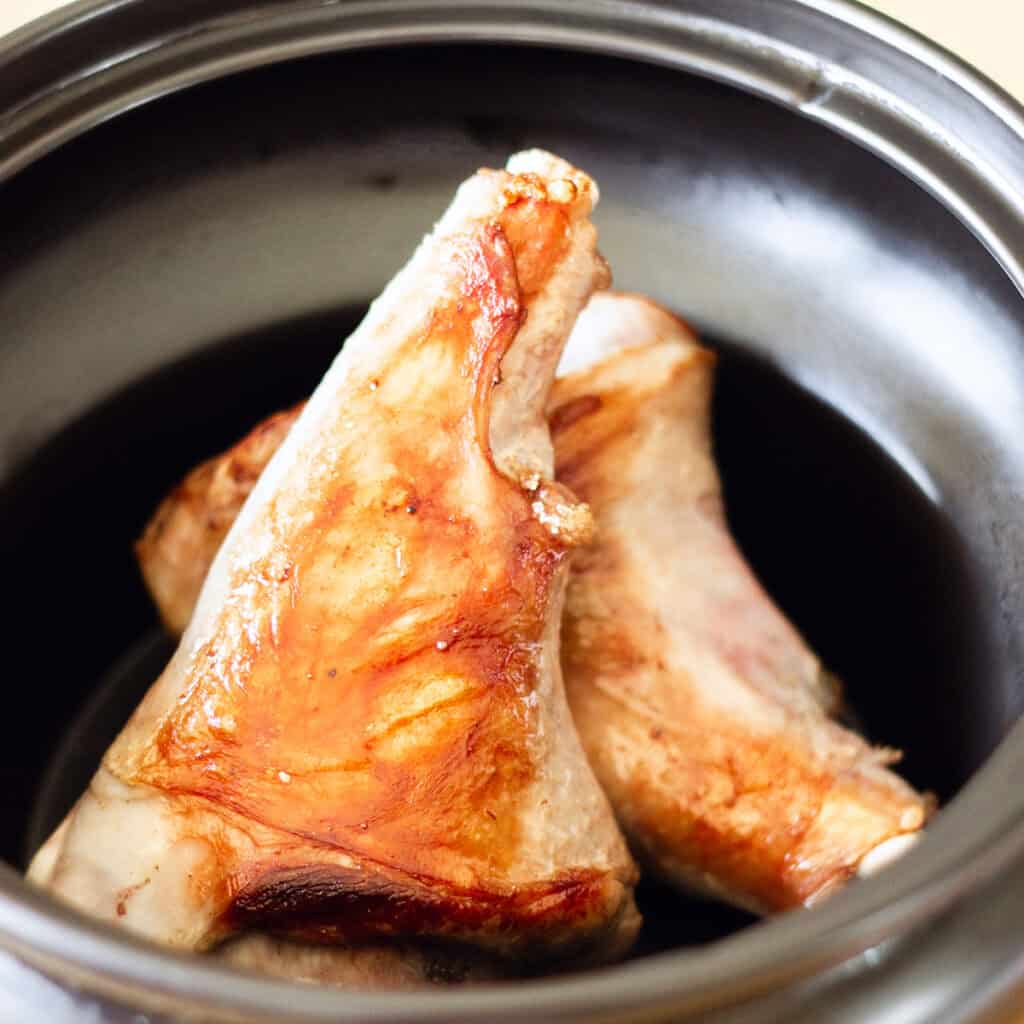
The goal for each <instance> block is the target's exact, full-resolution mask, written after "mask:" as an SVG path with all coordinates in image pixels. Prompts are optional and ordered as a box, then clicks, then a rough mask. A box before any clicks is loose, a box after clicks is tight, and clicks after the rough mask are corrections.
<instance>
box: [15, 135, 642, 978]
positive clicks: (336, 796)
mask: <svg viewBox="0 0 1024 1024" xmlns="http://www.w3.org/2000/svg"><path fill="white" fill-rule="evenodd" d="M596 198H597V195H596V187H595V186H594V184H593V182H592V181H590V179H589V178H587V177H586V175H584V174H582V173H581V172H580V171H578V170H576V169H575V168H572V167H571V166H569V165H568V164H565V163H564V162H562V161H560V160H558V159H557V158H554V157H551V156H550V155H548V154H544V153H540V152H536V151H531V152H528V153H524V154H519V155H518V156H516V157H513V158H512V160H511V161H510V163H509V169H508V170H507V171H504V172H496V171H481V172H480V173H478V174H477V175H476V176H474V177H473V178H471V179H470V180H469V181H467V182H466V183H465V184H464V185H463V186H462V187H461V188H460V190H459V193H458V195H457V196H456V198H455V201H454V203H453V205H452V207H451V208H450V209H449V211H448V212H447V214H446V215H445V217H444V218H443V219H442V220H441V222H440V223H439V224H438V226H437V228H435V231H434V233H433V234H432V235H431V236H429V237H428V238H427V239H426V240H425V241H424V243H423V244H422V245H421V247H420V248H419V249H418V250H417V252H416V254H415V255H414V257H413V259H412V260H411V262H410V263H409V264H408V265H407V266H406V268H405V269H404V270H403V271H402V272H401V273H400V274H399V275H398V276H397V277H396V278H395V280H394V281H393V282H392V283H391V284H390V285H389V287H388V288H387V289H386V290H385V292H384V293H383V294H382V296H381V297H380V299H378V300H377V302H376V303H375V304H374V305H373V307H372V308H371V310H370V312H369V313H368V315H367V317H366V319H365V320H364V322H363V324H362V325H361V326H360V327H359V329H358V330H357V331H356V333H355V334H354V335H353V336H352V338H350V339H349V341H348V342H347V344H346V345H345V347H344V349H343V351H342V353H341V355H340V356H339V357H338V359H337V360H336V361H335V363H334V365H333V366H332V367H331V369H330V370H329V371H328V373H327V374H326V376H325V377H324V379H323V381H322V382H321V384H320V386H319V387H318V389H317V391H316V392H315V394H314V395H313V397H312V399H311V400H310V402H309V403H308V404H307V405H306V407H305V408H304V410H303V411H302V414H301V416H300V417H299V418H298V420H297V421H296V422H295V423H294V425H293V427H292V429H291V430H290V432H289V433H288V436H287V438H286V439H285V441H284V443H283V444H282V445H281V446H280V447H279V448H278V449H277V451H276V454H274V456H273V458H272V459H271V460H270V463H269V465H268V466H267V468H266V470H265V471H264V472H263V473H262V475H261V476H260V477H259V481H258V483H257V484H256V486H255V489H254V490H253V491H252V494H251V496H250V498H249V500H248V501H247V502H246V503H245V507H244V509H243V510H242V512H241V514H240V515H239V516H238V518H237V519H236V520H235V521H234V523H233V525H232V526H231V528H230V530H229V531H228V533H227V537H226V540H225V541H224V543H223V545H222V546H220V548H219V551H218V553H217V556H216V558H215V560H214V562H213V565H212V568H211V569H210V573H209V575H208V577H207V578H206V581H205V584H204V585H203V588H202V593H201V595H200V597H199V602H198V606H197V608H196V611H195V613H194V614H193V615H192V617H191V621H190V624H189V627H188V629H187V631H186V632H185V635H184V637H183V638H182V641H181V644H180V646H179V648H178V650H177V652H176V653H175V655H174V658H173V659H172V661H171V662H170V664H169V665H168V667H167V669H166V670H165V672H164V674H163V675H162V676H161V677H160V678H159V679H158V680H157V681H156V683H155V684H154V685H153V687H152V688H151V690H150V692H149V693H148V694H147V696H146V698H145V699H144V701H143V702H142V704H141V705H140V706H139V708H138V709H137V710H136V712H135V714H134V715H133V717H132V718H131V720H130V721H129V723H128V725H127V726H126V727H125V729H124V731H123V732H122V734H121V735H120V737H119V738H118V739H117V740H116V741H115V743H114V744H113V746H112V747H111V748H110V750H109V751H108V752H107V754H106V756H105V758H104V761H103V764H102V766H101V768H100V769H99V771H98V772H97V774H96V776H95V778H94V779H93V781H92V783H91V785H90V787H89V789H88V791H87V792H86V793H85V794H84V795H83V797H82V798H81V799H80V800H79V802H78V804H77V805H76V807H75V808H74V810H73V811H72V812H71V814H70V815H69V818H68V820H67V821H66V822H65V824H64V825H63V826H62V828H61V830H59V831H58V833H57V834H55V836H54V838H53V839H52V840H51V842H50V843H48V844H47V847H44V849H43V851H41V852H40V854H39V856H38V857H37V860H36V861H35V862H34V864H33V866H32V867H31V868H30V877H33V878H35V879H36V880H37V881H39V882H40V883H41V884H45V885H47V886H48V887H49V888H50V889H51V890H52V891H53V892H54V893H56V894H57V895H58V896H60V897H62V898H64V899H66V900H68V901H69V902H71V903H73V904H75V905H77V906H78V907H80V908H82V909H84V910H87V911H89V912H91V913H94V914H96V915H98V916H100V917H102V918H105V919H107V920H110V921H114V922H119V923H121V924H123V925H124V926H126V927H128V928H131V929H133V930H135V931H137V932H141V933H142V934H145V935H147V936H149V937H151V938H154V939H158V940H161V941H163V942H166V943H170V944H173V945H176V946H179V947H184V948H190V949H208V948H211V947H213V946H216V945H217V944H218V943H220V942H222V941H224V940H226V939H227V938H228V937H230V936H232V935H234V934H236V933H238V932H240V931H245V930H248V929H256V930H259V931H262V932H273V933H275V934H277V935H280V936H287V937H291V938H293V939H302V940H304V941H312V942H320V943H333V944H344V945H349V946H353V945H360V944H363V945H366V946H368V947H370V946H373V945H375V944H376V943H378V942H379V941H380V940H381V939H384V940H386V941H388V942H398V941H409V940H417V939H428V940H431V941H433V940H445V941H446V942H450V943H457V944H462V945H463V946H466V947H474V948H476V949H479V950H484V951H486V952H487V953H488V955H492V956H494V957H496V958H505V959H507V960H509V961H515V960H524V959H532V960H537V961H543V960H558V959H567V958H573V957H583V958H592V957H594V956H595V955H598V956H599V955H600V954H601V953H602V951H603V952H605V953H606V954H607V955H609V956H612V955H617V954H618V953H620V952H621V951H622V949H623V948H624V947H627V946H628V944H629V942H630V941H631V939H632V936H633V935H634V934H635V931H636V928H637V926H638V923H639V922H638V918H637V915H636V911H635V907H634V905H633V901H632V885H633V882H634V880H635V868H634V867H633V864H632V861H631V860H630V858H629V855H628V853H627V851H626V848H625V844H624V842H623V840H622V837H621V835H620V833H619V832H618V830H617V828H616V826H615V823H614V820H613V818H612V815H611V812H610V809H609V807H608V804H607V801H606V799H605V797H604V795H603V793H602V791H601V790H600V788H599V786H598V785H597V783H596V781H595V779H594V777H593V774H592V772H591V769H590V768H589V766H588V764H587V761H586V758H585V757H584V755H583V752H582V749H581V747H580V745H579V740H578V738H577V735H576V732H575V729H574V728H573V725H572V720H571V718H570V715H569V712H568V708H567V706H566V703H565V698H564V693H563V688H562V681H561V677H560V671H559V662H558V635H559V620H560V613H561V605H562V596H563V592H564V586H565V581H566V577H567V570H568V558H569V554H570V552H571V550H572V548H573V547H574V546H575V545H577V544H578V543H579V542H581V541H582V540H584V539H586V537H587V536H588V535H589V531H590V529H591V522H590V517H589V513H588V511H587V509H586V507H585V506H581V505H580V504H579V503H578V502H577V501H576V500H575V499H574V498H573V497H572V496H571V495H570V494H569V493H568V492H566V491H565V490H564V489H563V488H561V487H560V486H559V485H557V484H555V483H554V482H553V480H552V468H553V466H552V450H551V443H550V436H549V433H548V427H547V422H546V417H545V402H546V400H547V398H548V393H549V390H550V384H551V379H552V377H553V374H554V368H555V365H556V364H557V361H558V358H559V356H560V353H561V349H562V347H563V345H564V343H565V340H566V338H567V337H568V335H569V332H570V330H571V327H572V324H573V322H574V320H575V318H576V315H577V313H578V311H579V310H580V308H581V307H582V306H583V304H584V303H585V302H586V300H587V298H588V296H589V295H590V293H591V292H592V291H593V289H594V288H595V287H599V286H601V285H603V284H605V283H606V281H607V271H606V268H605V265H604V263H603V261H602V260H601V258H600V256H599V255H598V253H597V251H596V233H595V231H594V228H593V226H592V225H591V223H590V221H589V213H590V210H591V207H592V205H593V203H594V202H595V201H596ZM234 465H236V466H243V463H241V462H235V463H234ZM229 476H232V479H234V481H235V483H237V482H239V481H240V480H242V479H248V478H250V477H251V473H250V469H249V468H245V467H244V466H243V468H242V469H241V471H240V472H237V473H234V472H233V471H232V473H229ZM211 479H212V480H213V482H214V484H215V483H216V480H215V479H214V478H211ZM221 522H222V524H223V525H225V526H226V520H224V519H223V517H222V519H221ZM168 619H169V620H170V621H174V616H173V615H168Z"/></svg>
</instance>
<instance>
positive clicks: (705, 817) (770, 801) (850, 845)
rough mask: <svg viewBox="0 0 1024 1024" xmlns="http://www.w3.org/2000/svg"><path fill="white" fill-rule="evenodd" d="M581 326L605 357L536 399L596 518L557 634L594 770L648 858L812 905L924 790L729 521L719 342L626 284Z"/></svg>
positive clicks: (917, 804) (917, 808)
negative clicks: (754, 569) (713, 408)
mask: <svg viewBox="0 0 1024 1024" xmlns="http://www.w3.org/2000/svg"><path fill="white" fill-rule="evenodd" d="M576 330H577V334H588V337H589V339H590V340H591V341H592V342H593V343H594V344H595V347H598V348H600V350H601V352H608V351H609V350H610V351H611V354H608V355H605V356H604V357H603V358H599V359H597V360H596V361H595V362H594V363H593V364H592V365H590V366H588V367H586V368H584V369H582V370H580V371H579V372H576V373H571V374H569V375H567V376H564V377H561V378H560V379H559V380H558V381H556V384H555V388H554V391H553V393H552V399H551V406H550V408H551V414H550V423H551V429H552V434H553V437H554V441H555V453H556V472H557V475H558V478H559V480H560V481H562V482H564V483H565V484H566V485H568V486H569V487H571V488H572V489H573V490H574V491H575V492H576V493H577V494H579V495H580V496H581V497H583V498H584V499H585V500H586V501H587V502H588V503H589V504H590V506H591V508H592V509H593V511H594V515H595V518H596V520H597V523H598V533H597V536H596V537H595V540H594V542H593V543H592V544H590V545H589V546H587V547H586V548H584V549H583V550H581V551H580V552H579V554H578V555H577V557H576V559H575V561H574V563H573V573H572V576H571V578H570V583H569V593H568V596H567V599H566V609H565V614H564V618H563V635H562V665H563V671H564V673H565V680H566V692H567V695H568V697H569V705H570V707H571V708H572V712H573V717H574V719H575V721H576V725H577V728H578V730H579V732H580V736H581V738H582V739H583V743H584V747H585V748H586V750H587V754H588V756H589V758H590V760H591V764H592V765H593V767H594V771H595V773H596V774H597V777H598V779H599V780H600V781H601V784H602V785H603V786H604V788H605V791H606V792H607V794H608V797H609V799H610V800H611V803H612V806H613V807H614V808H615V812H616V815H617V817H618V818H619V821H620V824H622V826H623V828H624V830H625V832H626V834H627V836H628V837H629V838H630V840H631V842H632V843H633V845H634V848H635V849H636V850H637V852H638V853H639V854H641V855H642V859H643V860H645V861H646V862H647V863H648V864H650V865H651V866H653V867H655V868H656V869H657V870H658V871H659V872H661V873H663V874H665V875H667V876H668V877H670V878H673V879H675V880H677V881H679V882H682V883H683V884H687V885H693V886H697V887H699V888H704V889H707V890H709V891H711V892H713V893H716V894H718V895H722V896H725V897H726V898H728V899H730V900H732V901H734V902H737V903H740V904H742V905H745V906H747V907H750V908H751V909H754V910H758V911H762V912H763V911H775V910H784V909H787V908H789V907H793V906H799V905H801V904H806V903H810V902H813V901H814V900H815V899H817V898H819V897H820V896H822V895H824V894H825V893H827V892H828V891H830V890H831V889H833V888H834V887H835V886H836V885H838V884H840V883H842V882H843V881H844V880H845V879H846V878H847V877H849V876H850V875H851V874H852V873H853V872H854V871H855V870H856V869H857V867H858V865H859V863H860V861H861V859H862V858H863V857H864V855H865V854H867V853H869V852H870V851H871V850H873V849H874V848H875V847H876V846H878V845H880V844H882V843H884V842H886V841H887V840H890V839H892V838H894V837H896V836H900V835H903V834H906V833H911V832H913V831H915V830H916V829H918V828H920V826H921V825H922V823H923V822H924V820H925V817H926V814H927V811H928V806H929V805H928V802H927V800H925V799H924V798H922V797H921V796H920V795H918V794H917V793H915V792H914V791H913V790H912V789H911V788H910V787H909V786H907V785H906V783H904V782H903V780H902V779H900V778H899V777H898V776H896V775H894V774H893V773H892V772H890V771H888V770H887V769H886V767H885V766H886V765H887V764H889V763H892V761H893V760H895V759H897V758H898V755H897V754H896V753H895V752H893V751H891V750H888V749H873V748H871V747H870V746H869V745H868V744H867V743H865V742H864V740H863V739H861V737H859V736H857V735H856V734H854V733H852V732H850V731H849V730H846V729H844V728H842V727H841V726H839V725H838V724H837V723H836V722H834V721H832V720H831V719H830V717H829V715H830V713H831V712H832V711H833V710H834V704H835V696H836V694H835V692H834V686H833V685H832V682H831V680H830V679H829V678H828V677H827V675H826V674H825V673H823V672H822V670H821V667H820V664H819V663H818V660H817V659H816V658H815V657H814V655H813V653H812V652H811V651H810V650H809V649H808V647H807V646H806V644H805V643H804V641H803V639H802V638H801V637H800V636H799V634H798V633H797V632H796V631H795V630H794V629H793V627H792V626H791V625H790V624H789V623H788V622H787V621H786V620H785V618H784V617H783V616H782V614H781V613H780V612H779V611H778V609H777V608H775V606H774V605H773V604H772V602H771V600H770V598H769V597H768V595H767V594H765V592H764V590H763V589H762V588H761V586H760V584H759V583H758V582H757V580H756V579H755V578H754V576H753V574H752V573H751V571H750V569H749V568H748V566H747V565H746V563H745V561H744V560H743V558H742V555H741V554H740V552H739V550H738V549H737V547H736V545H735V543H734V542H733V540H732V538H731V536H730V535H729V532H728V527H727V524H726V520H725V515H724V509H723V504H722V495H721V486H720V482H719V478H718V473H717V470H716V468H715V465H714V460H713V456H712V450H711V434H710V399H711V387H712V377H713V372H714V365H715V359H714V356H713V354H712V353H711V352H709V351H707V350H706V349H703V348H701V347H700V346H699V345H698V344H697V341H696V339H695V337H694V336H693V334H692V332H691V331H690V330H689V328H688V327H686V325H685V324H683V323H681V322H679V321H678V320H676V319H675V318H673V317H671V316H670V315H669V314H667V313H666V312H665V311H663V310H661V309H659V308H658V307H657V306H655V305H654V304H653V303H650V302H648V301H646V300H644V299H642V298H639V297H633V296H623V297H620V298H618V299H612V298H610V297H607V296H602V295H598V296H595V297H594V299H593V300H592V302H591V306H590V307H589V308H588V309H587V310H586V311H585V313H584V314H583V316H582V317H581V319H580V321H579V323H578V324H577V328H576ZM602 332H603V333H604V335H605V339H604V344H603V345H600V346H598V345H597V340H598V338H599V337H600V335H601V334H602ZM575 339H576V336H575V335H574V338H573V341H572V342H571V343H570V347H569V352H570V354H572V353H573V345H574V343H575Z"/></svg>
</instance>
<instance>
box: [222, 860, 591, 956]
mask: <svg viewBox="0 0 1024 1024" xmlns="http://www.w3.org/2000/svg"><path fill="white" fill-rule="evenodd" d="M605 893H606V879H605V877H604V875H603V874H602V873H600V872H597V871H588V872H582V871H581V872H570V873H567V874H565V875H563V876H561V877H559V878H556V879H553V880H552V881H550V882H544V883H538V884H536V885H529V886H522V887H516V888H514V889H512V890H511V891H509V892H506V893H495V892H493V891H487V890H483V889H478V890H474V889H453V888H450V887H447V886H444V885H441V884H436V885H433V886H428V885H427V884H426V883H424V882H421V881H418V880H416V879H409V878H403V879H394V878H387V877H383V876H380V875H375V876H374V875H367V874H364V873H363V872H361V871H359V870H357V869H347V868H341V867H334V866H310V867H299V868H269V869H268V870H266V871H265V872H264V873H263V874H262V875H260V876H259V877H258V878H256V879H255V880H253V881H252V882H250V883H249V884H248V885H246V886H244V887H243V888H242V889H241V890H239V892H238V893H237V894H236V896H235V898H234V900H233V902H232V905H231V908H230V909H229V910H228V911H227V913H226V914H225V915H224V918H223V923H224V924H225V925H226V926H227V928H228V929H229V930H231V931H237V930H243V929H260V930H265V931H273V932H276V933H279V934H285V935H288V936H290V937H292V938H300V939H302V940H303V941H311V942H321V943H325V944H334V943H340V942H359V941H366V940H368V939H372V938H379V937H390V938H393V939H397V938H402V937H412V936H423V935H426V936H446V935H449V936H458V935H466V934H469V933H473V932H476V931H483V930H486V931H487V932H488V933H489V934H492V935H496V936H498V935H500V936H502V937H503V938H508V937H510V936H514V935H515V934H516V933H524V932H525V933H526V934H529V933H531V932H533V933H536V932H541V931H546V930H561V929H568V928H569V927H570V926H571V924H572V923H573V922H574V921H578V920H580V919H583V918H586V917H589V916H593V915H594V914H595V913H597V912H599V911H601V910H602V908H603V905H604V903H605V898H606V896H605ZM524 937H525V936H524Z"/></svg>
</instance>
